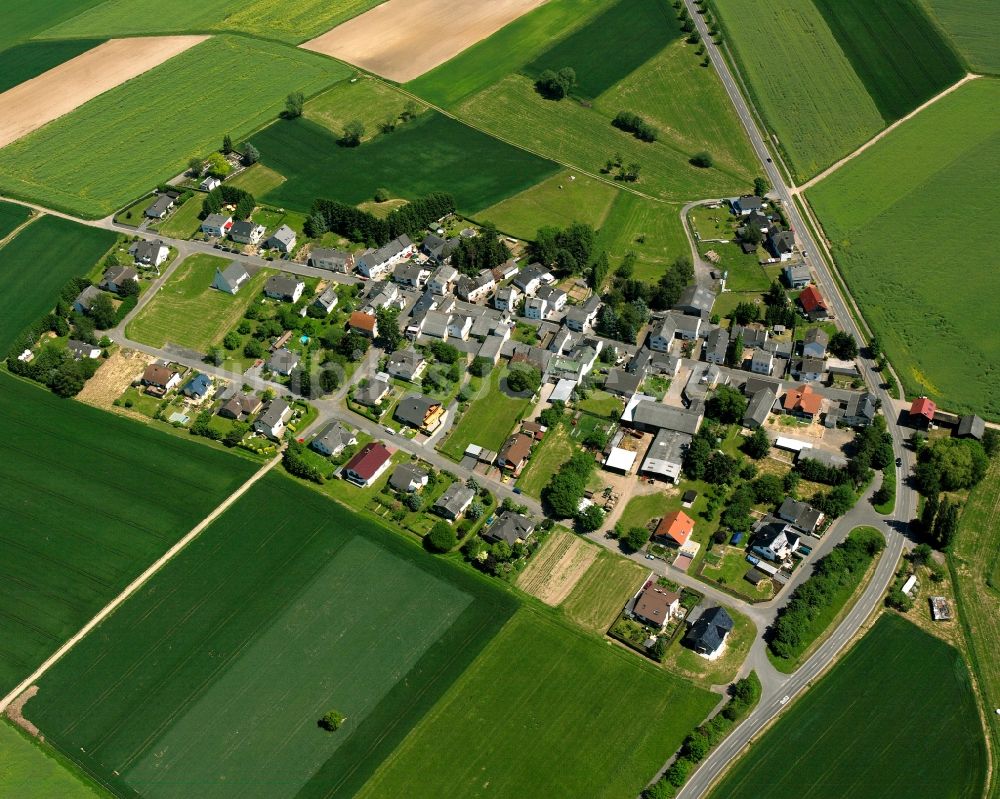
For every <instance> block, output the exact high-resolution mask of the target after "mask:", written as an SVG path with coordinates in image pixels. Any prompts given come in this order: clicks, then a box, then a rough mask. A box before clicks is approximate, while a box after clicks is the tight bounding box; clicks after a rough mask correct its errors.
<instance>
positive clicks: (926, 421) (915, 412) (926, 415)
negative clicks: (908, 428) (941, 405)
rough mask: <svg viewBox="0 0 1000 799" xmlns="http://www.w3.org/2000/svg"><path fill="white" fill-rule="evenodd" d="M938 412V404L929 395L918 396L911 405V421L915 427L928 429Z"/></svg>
mask: <svg viewBox="0 0 1000 799" xmlns="http://www.w3.org/2000/svg"><path fill="white" fill-rule="evenodd" d="M936 412H937V405H935V404H934V401H933V400H929V399H927V397H917V398H916V399H915V400H913V403H912V404H911V405H910V417H909V421H910V424H912V425H913V426H914V427H922V428H924V429H926V428H927V427H929V426H930V423H931V422H933V421H934V414H935V413H936Z"/></svg>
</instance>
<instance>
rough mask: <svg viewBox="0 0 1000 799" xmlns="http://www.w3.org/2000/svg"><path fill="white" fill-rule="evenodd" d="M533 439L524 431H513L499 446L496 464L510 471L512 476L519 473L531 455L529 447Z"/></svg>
mask: <svg viewBox="0 0 1000 799" xmlns="http://www.w3.org/2000/svg"><path fill="white" fill-rule="evenodd" d="M534 443H535V440H534V439H533V438H532V437H531V436H529V435H525V434H524V433H515V434H514V435H512V436H511V437H510V438H508V439H507V441H506V442H505V443H504V445H503V446H502V447H501V448H500V452H499V454H498V455H497V466H499V467H500V468H501V469H503V470H504V471H508V472H511V473H512V474H513V476H514V477H517V476H518V475H520V474H521V470H522V469H523V468H524V466H525V464H526V463H527V462H528V458H529V456H530V455H531V447H532V445H533V444H534Z"/></svg>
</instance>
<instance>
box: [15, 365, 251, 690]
mask: <svg viewBox="0 0 1000 799" xmlns="http://www.w3.org/2000/svg"><path fill="white" fill-rule="evenodd" d="M0 389H2V390H0V419H2V421H0V455H2V457H0V480H2V481H3V484H4V486H5V487H6V488H5V495H6V497H7V500H8V501H7V502H5V503H4V505H3V508H2V510H0V530H2V531H3V532H2V533H0V546H2V548H3V551H4V552H5V556H4V558H3V560H2V561H0V581H2V583H3V585H4V586H5V588H4V591H3V592H2V594H0V694H4V693H6V692H7V691H8V690H10V689H11V688H13V687H14V685H16V684H17V682H18V681H19V680H21V679H23V678H24V677H26V676H27V675H28V674H29V673H30V672H31V670H32V669H33V668H35V667H36V666H37V665H38V664H39V663H40V662H41V661H42V660H44V659H45V657H47V656H48V655H49V654H51V653H52V652H53V651H54V650H55V649H56V648H57V647H58V646H59V645H60V644H61V643H62V642H63V641H64V640H65V639H66V638H68V637H69V636H70V635H72V634H73V633H75V632H76V631H77V630H79V629H80V627H82V626H83V625H84V624H85V623H86V622H87V621H88V620H89V619H90V618H91V617H92V616H93V615H94V614H95V613H96V612H97V611H98V610H100V609H101V608H102V607H103V606H104V605H105V604H106V603H107V602H109V601H110V600H111V599H113V598H114V597H115V596H116V595H117V594H118V593H119V592H120V591H121V590H122V589H123V588H124V587H125V586H126V585H127V584H128V583H129V582H130V581H131V580H132V579H133V578H135V576H136V575H138V574H139V572H141V571H142V570H143V569H144V568H145V567H146V566H148V565H149V564H150V563H151V562H152V561H153V560H155V559H156V557H158V556H159V555H160V554H162V553H163V552H164V551H165V550H166V549H167V548H168V547H169V546H170V545H171V544H172V543H173V542H174V541H175V540H177V539H178V538H180V537H181V536H182V535H183V534H185V533H187V532H188V530H190V529H191V528H192V527H193V526H194V525H195V524H196V523H197V522H198V521H199V520H200V519H202V518H204V516H205V515H206V514H207V513H208V512H209V511H210V510H211V509H212V508H214V507H215V506H216V505H217V504H218V503H219V502H221V501H222V500H223V499H224V498H225V497H226V496H227V495H228V494H229V493H231V492H232V491H233V490H234V489H235V488H236V487H237V486H238V485H239V484H240V483H242V482H243V480H245V479H246V477H247V476H249V474H250V472H251V471H252V470H253V464H251V463H250V462H249V461H247V460H244V459H243V458H238V457H236V456H233V455H228V454H226V453H224V452H220V451H218V450H215V449H212V448H211V447H206V446H202V445H200V444H196V443H194V442H188V441H186V440H184V439H181V438H178V437H176V436H172V435H166V434H163V433H160V432H157V431H156V430H154V429H153V428H150V427H147V426H145V425H142V424H137V423H135V422H132V421H129V420H127V419H124V418H121V417H119V416H114V415H112V414H109V413H104V412H103V411H98V410H95V409H94V408H91V407H88V406H86V405H82V404H80V403H76V402H70V401H66V400H60V399H59V398H58V397H56V396H55V395H53V394H50V393H49V392H47V391H44V390H41V389H39V388H37V387H35V386H32V385H29V384H27V383H24V382H22V381H20V380H16V379H14V378H10V377H3V378H2V385H0Z"/></svg>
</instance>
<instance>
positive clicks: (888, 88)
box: [813, 0, 965, 122]
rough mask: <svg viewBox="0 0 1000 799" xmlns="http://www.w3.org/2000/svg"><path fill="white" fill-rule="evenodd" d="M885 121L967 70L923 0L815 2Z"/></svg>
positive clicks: (943, 86)
mask: <svg viewBox="0 0 1000 799" xmlns="http://www.w3.org/2000/svg"><path fill="white" fill-rule="evenodd" d="M813 2H815V4H816V7H817V8H818V9H819V12H820V13H821V14H822V15H823V18H824V19H825V20H826V23H827V25H829V26H830V30H831V31H832V32H833V35H834V36H835V37H836V38H837V41H838V42H840V46H841V47H842V48H843V50H844V54H845V55H846V56H847V58H848V59H849V60H850V62H851V64H852V65H853V66H854V71H855V72H857V74H858V77H859V78H861V80H862V82H863V83H864V84H865V87H866V88H867V89H868V93H869V94H870V95H871V97H872V99H873V100H874V101H875V105H876V106H877V107H878V109H879V111H880V112H881V113H882V116H883V118H884V119H885V121H886V122H893V121H895V120H897V119H899V118H900V117H904V116H906V115H907V114H908V113H910V111H912V110H913V109H914V108H916V107H917V106H919V105H921V104H922V103H924V102H926V101H927V100H929V99H930V98H931V97H933V96H934V95H935V94H937V93H938V92H940V91H942V90H943V89H945V88H947V87H948V86H949V85H951V84H952V83H954V82H955V81H957V80H958V79H959V78H961V77H962V76H963V75H964V74H965V68H964V67H963V66H962V64H961V62H960V61H959V59H958V56H957V55H955V52H954V51H953V50H952V49H951V46H950V45H949V44H948V42H947V41H946V40H945V39H944V37H943V36H942V35H941V33H940V32H939V31H938V29H937V28H936V27H935V26H934V24H933V23H932V22H931V21H930V19H928V17H927V15H926V13H925V12H924V10H923V9H922V8H921V7H920V2H919V0H882V2H880V3H877V4H875V3H870V2H866V0H813Z"/></svg>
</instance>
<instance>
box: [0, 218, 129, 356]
mask: <svg viewBox="0 0 1000 799" xmlns="http://www.w3.org/2000/svg"><path fill="white" fill-rule="evenodd" d="M115 238H116V237H115V234H114V233H111V232H110V231H107V230H98V229H97V228H91V227H85V226H84V225H78V224H77V223H76V222H70V221H68V220H65V219H60V218H58V217H54V216H43V217H40V218H39V219H36V220H35V221H33V222H32V223H31V224H30V225H28V226H27V227H25V228H24V229H23V230H21V232H20V233H18V234H17V236H15V237H14V238H13V239H11V240H10V241H8V242H7V244H6V245H4V247H3V248H2V249H0V276H2V278H3V280H4V285H5V286H6V288H7V291H6V296H7V297H8V298H9V299H8V300H7V301H6V302H5V303H4V304H3V313H0V354H3V355H6V352H7V350H8V348H9V347H10V346H11V345H12V344H13V343H14V340H15V339H16V338H17V337H18V336H19V335H20V334H21V331H23V330H24V329H25V328H26V327H27V326H28V325H30V324H33V323H34V322H36V321H38V320H39V319H40V318H41V317H42V316H44V315H45V314H46V313H48V312H49V311H51V310H52V309H53V308H54V307H55V304H56V301H57V300H58V299H59V292H60V291H61V290H62V288H63V287H64V286H65V285H66V284H67V283H68V282H69V280H70V278H73V277H77V276H81V275H86V274H87V273H88V272H89V271H90V270H91V268H92V267H93V266H94V264H96V263H97V262H98V261H99V260H100V259H101V257H102V256H103V255H104V253H106V252H107V251H108V250H109V249H111V246H112V245H113V244H114V243H115ZM53 253H58V256H57V257H53ZM43 264H44V268H40V265H43Z"/></svg>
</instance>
